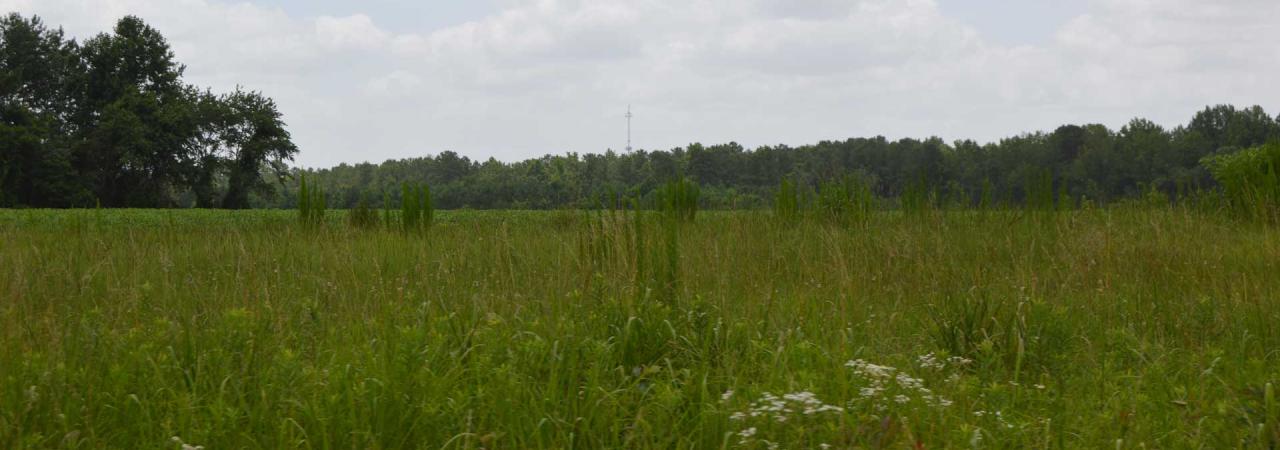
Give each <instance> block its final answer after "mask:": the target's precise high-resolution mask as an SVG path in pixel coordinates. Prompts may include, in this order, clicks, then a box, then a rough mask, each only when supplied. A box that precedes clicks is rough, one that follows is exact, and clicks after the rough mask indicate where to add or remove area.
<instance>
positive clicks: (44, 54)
mask: <svg viewBox="0 0 1280 450" xmlns="http://www.w3.org/2000/svg"><path fill="white" fill-rule="evenodd" d="M183 71H184V67H183V66H182V65H180V64H179V63H178V62H176V61H175V57H174V54H173V51H172V50H171V49H170V47H169V44H168V43H167V42H166V40H165V39H164V37H163V36H162V35H161V34H160V33H159V32H158V31H156V30H155V29H153V28H151V27H149V26H148V25H146V24H145V23H144V22H143V21H142V20H140V19H138V18H136V17H125V18H123V19H121V20H120V21H119V22H118V23H117V25H116V27H115V29H114V30H113V31H112V32H110V33H103V34H99V35H97V36H95V37H93V38H91V39H88V40H86V41H84V42H83V43H81V42H77V41H76V40H74V39H67V38H66V37H65V36H64V34H63V32H62V31H61V30H59V29H50V28H48V27H46V26H45V25H44V24H43V23H42V22H41V20H40V19H39V18H37V17H31V18H25V17H22V16H20V15H17V14H11V15H9V16H7V17H3V18H0V207H86V206H95V205H99V206H103V207H201V208H215V207H221V208H245V207H265V208H295V207H297V206H298V198H299V196H298V194H299V190H300V179H301V178H302V175H306V177H307V178H308V179H309V180H310V183H311V187H313V188H314V191H315V192H322V193H323V195H324V197H325V198H324V199H323V200H324V201H325V202H326V203H327V205H329V206H330V207H332V208H338V209H344V208H353V207H356V206H358V205H360V204H361V202H362V201H364V202H365V203H371V204H377V203H393V204H399V203H401V198H400V196H401V195H402V191H403V186H405V185H417V184H420V183H425V184H427V185H429V186H431V197H432V198H431V200H432V201H433V202H434V205H435V206H436V207H438V208H442V209H456V208H477V209H496V208H521V209H523V208H527V209H550V208H565V207H593V206H597V205H599V204H600V203H601V202H602V201H603V199H605V198H617V197H621V196H629V197H639V198H642V199H643V198H648V199H649V200H653V198H654V197H655V195H656V191H657V190H658V189H659V187H661V186H662V185H664V184H665V183H667V182H668V181H671V180H677V179H680V180H683V179H688V180H690V181H693V182H696V183H697V184H698V185H699V187H700V196H699V203H700V206H701V207H704V208H761V207H769V206H770V205H772V204H773V203H774V200H775V193H776V192H777V190H778V188H779V186H780V183H782V182H783V180H786V182H787V183H791V184H793V186H794V188H795V189H797V190H798V191H800V192H803V191H805V190H806V189H808V190H812V189H815V188H817V187H818V186H820V185H822V184H823V183H826V182H830V181H832V180H850V179H853V180H857V182H858V184H859V185H862V186H867V187H868V188H869V189H870V190H871V193H872V194H874V195H875V196H877V197H879V198H885V199H890V200H894V199H898V200H899V201H900V200H901V199H902V198H903V197H904V196H908V197H910V196H911V195H914V194H917V193H922V192H924V193H928V199H929V201H933V202H949V203H952V204H958V205H964V204H969V205H977V204H982V203H984V202H996V203H1003V204H1025V203H1028V202H1029V201H1032V199H1031V198H1030V197H1032V196H1034V193H1035V192H1043V191H1046V190H1051V191H1052V192H1053V195H1054V196H1055V197H1057V198H1059V199H1070V201H1073V202H1077V203H1083V202H1093V203H1097V204H1104V203H1108V202H1113V201H1116V200H1121V199H1126V198H1135V197H1138V196H1143V195H1148V194H1150V193H1152V192H1156V193H1161V194H1164V195H1168V196H1171V197H1175V198H1176V197H1177V196H1178V195H1180V193H1185V192H1190V191H1198V190H1202V189H1211V188H1216V187H1217V183H1216V181H1215V180H1214V178H1213V177H1212V176H1211V175H1210V173H1209V170H1208V167H1207V166H1206V164H1205V163H1204V161H1206V160H1209V159H1211V158H1212V157H1216V156H1220V155H1226V154H1231V153H1233V152H1236V151H1238V150H1240V149H1244V148H1249V147H1254V146H1258V145H1261V144H1264V143H1267V142H1270V141H1275V140H1280V117H1272V116H1270V115H1269V114H1268V113H1267V112H1266V111H1264V110H1263V108H1261V107H1259V106H1253V107H1248V108H1237V107H1235V106H1231V105H1219V106H1212V107H1207V108H1205V109H1204V110H1202V111H1200V112H1198V113H1196V114H1195V115H1194V117H1192V118H1191V120H1190V122H1188V123H1187V124H1186V125H1180V126H1177V127H1174V128H1172V129H1166V128H1164V127H1162V126H1160V125H1157V124H1155V123H1153V122H1151V121H1149V120H1144V119H1134V120H1132V121H1130V122H1129V123H1128V124H1126V125H1124V126H1123V127H1121V128H1120V129H1119V130H1112V129H1109V128H1108V127H1106V126H1103V125H1098V124H1088V125H1064V126H1061V127H1058V128H1057V129H1055V130H1053V131H1052V132H1035V133H1025V134H1021V135H1017V136H1013V137H1009V138H1006V139H1002V140H1000V141H998V142H992V143H978V142H975V141H973V140H960V141H954V142H946V141H944V140H943V139H940V138H937V137H933V138H928V139H897V140H889V139H886V138H884V137H869V138H852V139H847V140H843V141H823V142H819V143H817V144H812V145H803V146H797V147H791V146H786V145H776V146H764V147H759V148H755V149H747V148H744V147H743V146H741V145H739V144H737V143H733V142H730V143H727V144H719V145H702V144H690V145H688V146H685V147H680V148H673V149H670V150H656V151H646V150H639V151H634V152H625V153H619V152H614V151H606V152H604V153H599V154H595V153H587V154H578V153H566V154H562V155H546V156H543V157H540V158H533V159H528V160H524V161H516V162H502V161H498V160H496V159H494V158H489V159H487V160H483V161H481V160H473V159H470V158H467V157H465V156H462V155H459V154H457V153H455V152H452V151H445V152H442V153H439V154H436V155H432V156H425V157H420V158H409V159H398V160H388V161H385V162H382V163H380V164H374V163H362V164H354V165H352V164H342V165H339V166H336V167H332V168H326V169H303V168H297V167H290V166H289V165H288V164H289V162H290V161H292V159H293V157H294V155H296V153H297V152H298V148H297V147H296V146H295V145H294V144H293V142H292V141H291V139H290V135H289V132H288V131H287V129H286V128H285V124H284V122H283V120H282V118H281V115H280V113H279V112H278V111H277V108H276V105H275V103H274V102H273V101H272V100H271V99H269V98H267V97H265V96H263V95H262V94H260V93H257V92H252V91H246V90H243V89H239V88H237V89H236V90H235V91H234V92H231V93H225V94H214V93H212V92H210V91H209V90H207V89H204V90H202V89H200V88H197V87H195V86H191V85H189V84H186V83H184V82H183V81H182V76H183ZM908 194H911V195H908ZM309 195H310V194H309ZM912 198H914V197H912ZM1060 201H1061V200H1060Z"/></svg>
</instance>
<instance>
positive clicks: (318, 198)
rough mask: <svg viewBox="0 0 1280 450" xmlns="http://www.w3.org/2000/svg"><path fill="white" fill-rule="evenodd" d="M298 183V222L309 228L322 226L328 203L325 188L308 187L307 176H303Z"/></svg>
mask: <svg viewBox="0 0 1280 450" xmlns="http://www.w3.org/2000/svg"><path fill="white" fill-rule="evenodd" d="M298 183H299V188H298V220H299V221H300V222H302V223H303V224H305V225H307V226H317V225H320V224H322V223H323V222H324V216H325V209H326V205H327V203H328V201H327V199H326V198H325V196H324V190H323V188H321V187H320V186H318V185H308V184H307V176H306V175H305V174H304V175H301V178H300V179H299V181H298Z"/></svg>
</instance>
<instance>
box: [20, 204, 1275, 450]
mask: <svg viewBox="0 0 1280 450" xmlns="http://www.w3.org/2000/svg"><path fill="white" fill-rule="evenodd" d="M635 206H641V205H635V204H633V207H632V208H631V210H630V211H621V210H619V211H599V212H593V213H591V214H596V215H594V216H590V215H587V216H584V215H582V214H576V213H575V214H572V215H570V217H573V219H572V220H562V217H563V215H562V214H559V213H535V212H512V211H508V212H457V211H443V212H440V213H439V214H438V215H437V216H436V217H435V218H434V225H432V228H431V235H432V239H430V240H426V239H420V238H418V237H416V236H413V235H407V234H405V233H399V232H386V233H382V232H378V233H371V232H366V231H364V230H360V229H354V228H348V227H334V226H331V227H325V228H324V229H323V230H320V231H319V232H317V231H316V230H313V229H310V227H307V226H303V225H301V224H299V223H298V222H297V220H295V216H294V214H295V213H294V212H289V211H246V212H213V211H102V212H98V213H95V212H92V211H0V299H3V301H2V302H0V448H6V449H24V448H144V449H146V448H156V449H162V448H163V449H179V448H181V445H179V443H178V442H177V441H175V440H174V439H173V438H175V437H176V438H178V439H179V440H180V441H181V442H182V443H185V444H188V445H192V446H194V445H201V446H204V447H205V448H209V449H215V448H249V449H256V448H261V449H292V448H298V449H323V448H362V449H363V448H380V449H390V448H424V449H425V448H431V449H440V448H446V449H460V448H467V449H478V448H768V447H769V443H776V444H778V445H779V446H780V447H783V448H820V447H821V445H822V444H826V445H830V446H832V448H972V447H973V446H974V445H976V446H978V447H984V448H1116V447H1117V443H1119V444H1118V445H1119V447H1121V448H1126V449H1128V448H1134V449H1137V448H1269V446H1274V445H1275V443H1276V442H1277V438H1278V437H1280V435H1277V432H1276V429H1277V425H1276V424H1277V417H1280V407H1278V406H1277V405H1276V400H1275V393H1274V388H1273V386H1275V384H1276V383H1277V382H1280V356H1277V353H1276V352H1275V351H1274V349H1276V348H1280V329H1278V328H1277V327H1276V326H1275V324H1276V323H1277V321H1280V303H1278V302H1280V278H1278V277H1276V276H1275V272H1276V264H1277V260H1276V255H1277V254H1280V230H1277V229H1276V228H1274V227H1268V226H1254V225H1251V224H1241V223H1239V222H1235V221H1230V220H1221V219H1219V218H1217V217H1214V216H1208V215H1202V214H1199V213H1197V212H1195V211H1184V210H1180V209H1173V208H1168V207H1165V208H1101V209H1089V210H1072V211H1066V212H1059V213H1054V214H1051V215H1046V216H1045V217H1046V219H1045V221H1044V222H1043V223H1040V224H1037V225H1036V226H1023V225H1022V224H1021V223H1020V222H1019V221H1017V220H1015V219H1016V217H1018V215H1019V214H1020V213H1019V212H1016V211H999V210H997V211H989V212H987V213H985V214H970V213H967V212H965V211H937V212H936V214H932V215H930V216H929V217H930V219H929V220H920V219H919V217H917V216H912V215H906V214H899V213H896V212H873V213H871V214H869V215H868V216H867V217H866V218H865V228H864V229H859V230H850V229H847V228H845V227H835V226H829V225H828V224H827V223H824V222H822V221H809V220H804V221H798V222H795V223H789V224H780V222H779V221H777V220H772V219H771V218H770V217H769V216H768V213H764V212H715V211H712V212H706V211H703V212H699V214H698V218H697V220H696V221H694V222H681V221H678V220H668V219H667V217H670V216H667V215H664V214H662V213H661V212H655V211H650V210H645V209H644V208H638V207H635ZM327 218H329V219H334V216H333V215H332V214H331V215H329V216H327ZM668 223H674V224H677V225H675V226H676V227H678V230H677V234H676V236H677V239H678V240H677V241H676V244H677V246H676V249H677V251H676V252H674V253H669V252H668V248H669V247H668V246H669V245H671V241H669V240H668V239H667V233H669V229H668V228H667V226H668V225H667V224H668ZM673 254H674V258H672V255H673ZM673 268H674V269H675V274H676V277H675V281H676V282H675V283H674V289H672V290H671V291H670V292H667V291H668V288H667V287H666V282H667V280H666V279H665V278H664V277H666V275H665V274H666V273H667V271H668V270H671V269H673ZM667 295H670V296H671V297H670V298H671V299H672V301H660V300H661V299H663V298H666V296H667ZM873 365H874V367H873ZM882 373H890V374H891V375H890V376H889V377H887V378H884V377H880V375H878V374H882ZM899 375H901V377H899ZM1269 386H1272V387H1269ZM926 390H927V391H926ZM766 393H768V394H766ZM944 400H945V401H944ZM775 404H778V405H782V406H781V408H779V409H778V410H774V409H773V406H774V405H775ZM783 409H786V410H790V411H791V412H790V413H786V412H783V411H782V410H783ZM807 410H812V411H813V412H812V413H810V414H806V413H805V411H807ZM778 417H784V419H783V420H778ZM766 441H767V442H766Z"/></svg>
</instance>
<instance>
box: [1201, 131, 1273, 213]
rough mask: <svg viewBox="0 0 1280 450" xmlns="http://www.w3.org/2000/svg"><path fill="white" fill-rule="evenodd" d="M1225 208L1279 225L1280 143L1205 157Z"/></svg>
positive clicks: (1205, 163) (1205, 164) (1205, 162)
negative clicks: (1219, 189) (1223, 200)
mask: <svg viewBox="0 0 1280 450" xmlns="http://www.w3.org/2000/svg"><path fill="white" fill-rule="evenodd" d="M1202 164H1204V166H1205V167H1207V168H1208V169H1209V172H1210V173H1212V174H1213V178H1214V179H1215V180H1217V182H1218V184H1219V185H1221V186H1222V193H1223V196H1224V197H1225V199H1226V204H1227V207H1228V208H1229V209H1230V210H1231V211H1232V212H1233V213H1235V214H1237V215H1239V216H1241V217H1244V218H1246V219H1250V220H1259V221H1268V222H1272V223H1275V222H1277V221H1280V175H1278V174H1277V173H1276V169H1277V168H1278V167H1280V143H1277V142H1272V143H1270V144H1267V145H1263V146H1261V147H1254V148H1250V149H1246V150H1240V151H1237V152H1232V153H1226V154H1220V155H1213V156H1209V157H1206V158H1205V159H1204V160H1203V161H1202Z"/></svg>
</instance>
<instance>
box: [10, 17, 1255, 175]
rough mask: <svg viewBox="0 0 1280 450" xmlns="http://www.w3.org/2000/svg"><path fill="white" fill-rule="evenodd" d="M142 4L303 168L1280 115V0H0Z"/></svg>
mask: <svg viewBox="0 0 1280 450" xmlns="http://www.w3.org/2000/svg"><path fill="white" fill-rule="evenodd" d="M0 11H17V12H20V13H24V14H38V15H40V16H41V17H43V18H44V19H45V20H46V22H48V23H50V24H54V25H60V26H62V27H64V29H65V30H66V31H67V32H68V33H69V34H71V35H72V36H76V37H86V36H90V35H92V34H94V33H96V32H99V31H105V30H109V29H110V27H111V26H112V24H113V23H114V21H115V20H116V19H118V18H119V17H121V16H124V15H128V14H132V15H137V16H140V17H142V18H143V19H144V20H146V21H147V22H148V23H150V24H151V25H153V26H154V27H156V28H158V29H159V30H160V31H161V32H162V33H163V34H164V35H165V36H167V37H168V38H169V40H170V43H171V44H172V46H173V48H174V50H175V52H176V53H177V55H178V58H179V60H180V61H181V62H182V63H184V64H186V65H187V81H188V82H189V83H193V84H197V85H201V86H208V87H212V88H214V89H215V90H218V91H226V90H230V89H233V88H234V87H235V86H236V85H242V86H244V87H246V88H249V89H252V90H259V91H262V92H263V93H265V94H267V95H268V96H270V97H272V98H275V99H276V100H277V102H278V103H279V104H280V109H281V110H282V112H283V113H284V114H285V120H286V121H287V122H288V123H289V125H290V130H291V131H292V132H293V135H294V140H295V142H297V143H298V145H299V146H300V147H301V149H302V152H301V153H300V155H299V157H298V162H299V163H300V164H302V165H305V166H328V165H333V164H337V163H340V162H360V161H374V162H380V161H382V160H385V159H388V158H402V157H411V156H420V155H426V154H436V153H439V152H441V151H444V150H454V151H457V152H459V153H461V154H464V155H467V156H470V157H472V158H476V159H487V158H489V157H491V156H492V157H496V158H498V159H501V160H508V161H510V160H517V159H522V158H527V157H534V156H540V155H542V154H546V153H563V152H582V153H586V152H602V151H604V150H606V149H609V148H612V149H615V150H619V149H621V148H623V147H625V145H626V122H625V119H624V118H623V115H624V113H625V111H626V108H627V105H628V104H630V105H632V108H633V110H634V112H635V122H634V142H635V146H636V147H637V148H646V149H668V148H671V147H676V146H683V145H685V144H687V143H690V142H703V143H721V142H728V141H737V142H739V143H742V144H743V145H746V146H748V147H754V146H759V145H773V144H780V143H785V144H805V143H813V142H817V141H819V140H823V139H843V138H847V137H853V136H874V135H885V136H888V137H890V138H897V137H928V136H940V137H943V138H945V139H947V140H954V139H961V138H974V139H978V140H982V141H987V140H994V139H999V138H1001V137H1005V136H1009V135H1013V134H1017V133H1021V132H1024V131H1034V130H1051V129H1052V128H1054V127H1056V126H1057V125H1061V124H1064V123H1103V124H1106V125H1108V126H1111V127H1113V128H1118V127H1119V126H1121V125H1123V124H1124V123H1125V122H1127V121H1128V120H1129V119H1130V118H1133V117H1139V116H1140V117H1145V118H1148V119H1151V120H1154V121H1156V122H1157V123H1161V124H1165V125H1169V126H1172V125H1177V124H1181V123H1185V122H1186V121H1187V120H1188V119H1189V118H1190V117H1191V115H1192V114H1193V113H1194V112H1195V111H1196V110H1198V109H1201V108H1202V107H1204V106H1205V105H1209V104H1218V103H1233V104H1237V105H1241V106H1245V105H1254V104H1259V105H1262V106H1263V107H1265V108H1267V110H1268V111H1270V112H1271V113H1272V114H1275V113H1277V112H1280V25H1278V24H1280V1H1277V0H1089V1H1069V0H590V1H588V0H465V1H463V0H456V1H442V0H365V1H348V0H250V1H230V0H0Z"/></svg>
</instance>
